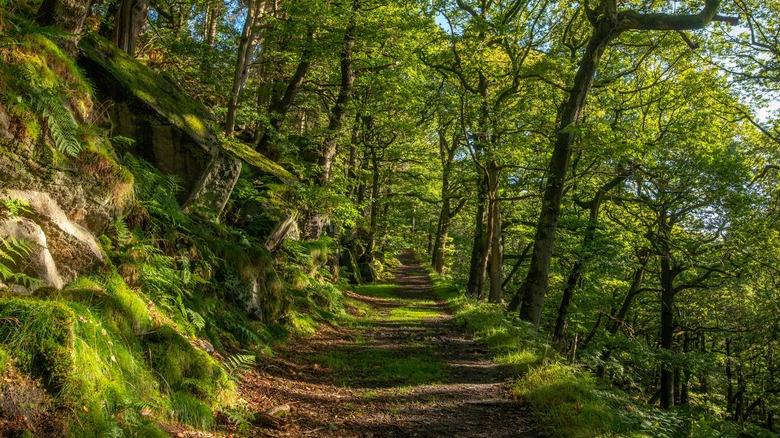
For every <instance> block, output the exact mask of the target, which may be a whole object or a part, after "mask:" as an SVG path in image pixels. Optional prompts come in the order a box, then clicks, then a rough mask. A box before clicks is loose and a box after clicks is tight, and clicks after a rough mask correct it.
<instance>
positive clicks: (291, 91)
mask: <svg viewBox="0 0 780 438" xmlns="http://www.w3.org/2000/svg"><path fill="white" fill-rule="evenodd" d="M314 37H315V34H314V31H313V30H310V31H309V34H308V36H307V42H308V44H307V45H306V48H305V49H303V51H302V52H301V59H300V60H299V61H298V66H297V67H296V68H295V73H293V75H292V77H291V78H290V81H289V82H288V83H287V86H286V87H285V89H284V93H281V94H279V93H277V92H273V91H272V92H271V93H270V94H271V95H270V96H269V97H268V98H267V99H268V100H269V101H270V104H269V105H268V119H269V120H268V126H267V127H263V129H262V134H261V135H260V139H259V140H258V141H257V150H259V151H260V152H262V153H264V154H267V155H268V156H269V157H274V155H275V153H274V152H273V151H271V149H272V147H271V143H272V142H273V140H274V139H275V138H276V136H277V135H278V133H279V130H280V129H281V127H282V123H283V122H284V119H285V117H286V116H287V113H288V112H289V111H290V108H292V106H293V103H295V97H296V96H297V95H298V92H299V91H300V90H301V88H302V87H303V83H304V82H305V80H306V75H307V74H308V73H309V69H310V68H311V62H312V57H313V55H314V50H313V49H312V44H313V43H314ZM259 97H260V96H258V98H259Z"/></svg>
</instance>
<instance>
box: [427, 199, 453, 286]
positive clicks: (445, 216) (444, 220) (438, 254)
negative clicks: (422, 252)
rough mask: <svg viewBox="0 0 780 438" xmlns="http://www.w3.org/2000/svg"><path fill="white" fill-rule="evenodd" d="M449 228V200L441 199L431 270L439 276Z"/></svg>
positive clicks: (441, 271)
mask: <svg viewBox="0 0 780 438" xmlns="http://www.w3.org/2000/svg"><path fill="white" fill-rule="evenodd" d="M449 228H450V198H449V197H445V198H444V199H442V205H441V212H440V213H439V224H438V226H437V229H436V240H434V244H433V255H432V260H431V261H432V265H433V270H434V271H436V273H437V274H439V275H441V274H442V273H443V272H444V250H445V247H446V244H447V234H448V232H449Z"/></svg>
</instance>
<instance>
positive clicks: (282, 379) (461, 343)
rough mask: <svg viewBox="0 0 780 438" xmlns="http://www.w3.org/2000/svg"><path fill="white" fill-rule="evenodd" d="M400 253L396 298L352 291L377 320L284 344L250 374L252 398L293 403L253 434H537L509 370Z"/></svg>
mask: <svg viewBox="0 0 780 438" xmlns="http://www.w3.org/2000/svg"><path fill="white" fill-rule="evenodd" d="M400 261H401V262H402V264H403V265H402V266H401V267H399V268H398V269H396V270H395V271H394V276H395V278H394V279H393V280H392V281H393V282H394V283H396V284H397V285H398V287H397V288H396V289H395V290H393V292H392V293H393V295H395V296H397V297H398V298H400V300H390V299H381V298H373V297H364V296H360V295H356V294H353V295H351V297H353V298H354V299H358V300H361V301H363V302H365V303H367V304H369V305H371V307H372V308H373V309H375V311H376V312H378V313H379V314H380V315H381V317H380V319H379V321H378V322H376V323H374V324H370V325H368V326H366V327H365V328H360V329H344V328H332V327H324V328H323V330H321V331H320V332H318V334H317V335H315V336H314V337H312V338H306V339H300V340H295V341H293V342H291V343H290V344H289V345H286V346H285V347H284V350H283V351H281V352H280V354H279V356H277V357H274V358H271V359H269V362H268V364H266V365H265V366H264V368H263V369H262V371H261V372H259V373H256V374H253V375H252V376H250V377H249V381H248V382H245V393H249V394H253V396H254V397H255V399H254V400H249V402H250V404H254V405H256V406H263V405H265V406H268V405H280V404H288V405H290V406H291V408H292V411H291V415H290V416H289V418H288V419H287V423H286V427H284V428H282V429H281V430H278V429H277V430H270V429H257V430H253V433H254V434H255V435H258V436H263V435H264V436H300V437H304V436H306V437H308V436H313V437H320V436H323V437H324V436H328V437H486V438H487V437H490V438H501V437H507V438H508V437H538V436H542V435H541V434H540V433H538V432H537V431H536V428H535V427H534V426H533V424H532V422H531V418H530V415H529V412H528V410H527V408H526V407H524V406H523V405H522V404H520V403H518V402H517V401H516V400H514V399H513V398H512V397H511V396H510V395H509V389H510V384H509V377H510V376H509V375H508V374H507V372H506V371H505V370H504V369H502V368H500V367H498V366H497V365H496V364H495V363H493V361H492V360H491V359H490V357H489V355H488V352H487V350H486V348H485V347H484V346H483V345H481V344H479V343H477V342H476V341H474V340H472V339H470V338H469V337H468V336H466V335H464V333H463V332H462V331H460V330H458V329H457V328H456V327H454V326H453V324H452V321H451V319H452V318H451V316H450V315H449V313H447V311H446V308H445V305H444V304H443V303H438V302H436V297H435V296H434V293H433V286H432V284H431V281H430V279H429V277H428V275H427V273H426V272H425V270H424V269H423V268H422V267H421V266H420V264H419V262H417V261H416V260H415V258H414V256H413V254H412V253H411V252H408V253H405V254H403V255H402V257H400ZM396 313H397V314H396ZM398 314H400V316H398ZM408 315H411V316H410V317H408V318H407V317H405V316H408ZM420 316H422V317H420ZM331 367H332V368H331ZM405 367H414V372H413V373H405V372H404V370H406V369H409V368H405ZM392 373H395V374H392ZM246 384H251V385H252V387H251V388H248V389H247V388H246Z"/></svg>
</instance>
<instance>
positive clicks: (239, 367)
mask: <svg viewBox="0 0 780 438" xmlns="http://www.w3.org/2000/svg"><path fill="white" fill-rule="evenodd" d="M256 361H257V359H256V358H255V356H254V355H252V354H231V355H230V356H228V357H227V358H226V359H225V361H224V362H223V363H222V368H224V370H225V373H227V374H228V375H229V376H231V377H236V376H237V375H238V374H240V373H241V372H244V371H246V370H248V369H250V368H252V367H254V366H255V362H256Z"/></svg>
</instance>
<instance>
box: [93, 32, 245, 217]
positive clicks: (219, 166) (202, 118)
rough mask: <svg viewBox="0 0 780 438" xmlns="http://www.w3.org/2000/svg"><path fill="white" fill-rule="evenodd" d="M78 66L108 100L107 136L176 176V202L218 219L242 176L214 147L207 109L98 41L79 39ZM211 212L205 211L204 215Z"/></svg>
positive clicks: (237, 164)
mask: <svg viewBox="0 0 780 438" xmlns="http://www.w3.org/2000/svg"><path fill="white" fill-rule="evenodd" d="M79 47H80V49H81V57H80V58H79V63H80V64H81V65H82V66H83V67H84V69H85V71H86V72H87V74H88V75H89V77H90V78H91V79H92V81H93V82H94V83H95V85H96V87H97V90H98V92H99V94H100V95H101V98H102V99H103V100H106V101H111V102H112V105H111V106H110V110H109V113H110V118H111V120H112V124H113V132H112V134H111V135H112V136H114V137H118V136H121V137H124V138H129V139H132V142H123V145H122V146H121V148H122V149H124V151H123V152H132V153H133V154H135V155H137V156H140V157H142V158H144V159H145V160H147V161H149V162H151V163H153V164H154V165H155V166H156V167H157V168H158V169H160V170H161V171H162V172H164V173H166V174H169V175H177V176H179V177H180V178H181V180H182V187H183V189H184V190H183V191H182V192H181V193H180V194H179V196H178V201H179V203H181V204H183V205H193V206H194V209H195V211H196V212H198V213H203V214H205V215H206V216H208V217H217V216H218V215H219V213H220V212H221V211H222V209H223V208H224V206H225V203H226V202H227V199H228V197H229V196H230V193H231V192H232V190H233V186H234V185H235V183H236V180H237V179H238V176H239V174H240V173H241V165H240V162H239V161H238V160H236V159H235V158H233V156H232V155H229V154H226V153H225V152H224V151H223V150H222V149H221V148H220V145H219V141H218V139H217V135H216V134H215V131H214V128H213V124H212V122H211V119H210V114H209V110H208V109H207V108H206V107H205V106H204V105H203V104H202V103H200V102H198V101H197V100H195V99H193V98H192V97H190V96H189V95H187V93H186V92H185V91H184V90H182V89H181V88H180V87H179V86H177V85H176V84H175V83H173V82H172V81H170V80H168V79H167V78H165V77H164V76H162V75H160V74H157V73H156V72H154V71H153V70H152V69H150V68H149V67H147V66H145V65H144V64H142V63H141V62H139V61H138V60H136V59H135V58H133V57H131V56H129V55H128V54H127V53H125V52H123V51H122V50H120V49H119V48H117V47H116V46H115V45H113V44H112V43H111V42H109V41H108V40H106V39H103V38H101V37H99V36H96V35H92V36H89V37H87V38H84V39H83V40H82V41H81V43H80V45H79ZM209 210H210V211H209Z"/></svg>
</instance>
